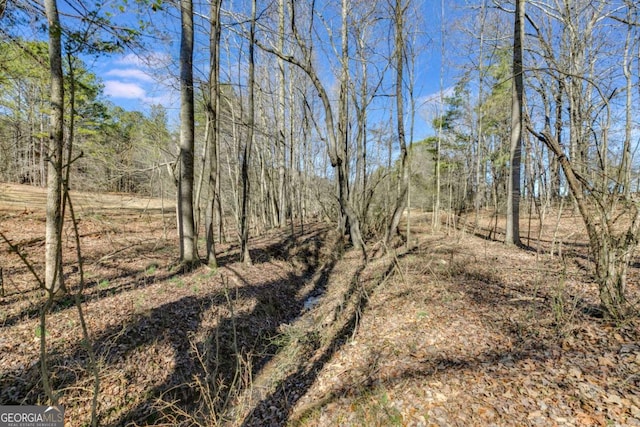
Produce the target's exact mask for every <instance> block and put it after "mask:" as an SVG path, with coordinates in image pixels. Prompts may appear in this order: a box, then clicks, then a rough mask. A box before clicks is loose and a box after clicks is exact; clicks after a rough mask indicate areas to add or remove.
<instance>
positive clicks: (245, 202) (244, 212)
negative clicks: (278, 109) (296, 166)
mask: <svg viewBox="0 0 640 427" xmlns="http://www.w3.org/2000/svg"><path fill="white" fill-rule="evenodd" d="M255 34H256V0H253V1H252V2H251V24H250V30H249V37H250V40H249V81H248V86H249V112H248V115H249V120H248V135H247V142H246V144H244V150H243V153H242V203H241V208H240V209H241V212H240V260H241V262H244V263H245V264H251V263H252V261H251V254H250V253H249V212H250V211H249V199H250V197H249V196H250V195H249V191H250V183H249V162H250V160H251V150H252V146H253V139H254V137H255V136H254V125H255V96H254V86H255V39H256V35H255Z"/></svg>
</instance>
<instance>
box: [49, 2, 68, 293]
mask: <svg viewBox="0 0 640 427" xmlns="http://www.w3.org/2000/svg"><path fill="white" fill-rule="evenodd" d="M45 9H46V14H47V21H48V25H49V64H50V75H51V97H50V100H51V130H50V132H49V145H48V147H47V158H48V161H49V165H48V173H47V216H46V233H45V263H46V267H45V287H46V288H47V289H48V290H49V292H51V293H52V294H56V293H57V292H58V291H60V290H64V281H63V275H62V224H63V217H62V166H63V146H64V75H63V72H62V43H61V35H62V28H61V26H60V19H59V15H58V5H57V2H56V0H46V1H45Z"/></svg>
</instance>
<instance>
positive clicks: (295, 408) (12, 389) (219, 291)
mask: <svg viewBox="0 0 640 427" xmlns="http://www.w3.org/2000/svg"><path fill="white" fill-rule="evenodd" d="M72 198H73V200H74V202H75V205H74V208H75V211H76V215H77V217H78V219H79V220H80V222H79V227H80V233H81V235H82V241H81V246H82V254H83V269H82V271H83V272H84V282H85V283H84V288H83V289H82V295H81V298H80V300H81V301H82V307H83V311H84V315H85V317H86V322H87V328H88V331H89V334H90V340H91V350H92V353H93V354H94V355H95V360H96V367H97V369H98V372H99V378H100V384H99V389H100V392H99V395H98V399H97V402H98V417H99V424H100V425H113V426H121V425H207V426H209V425H230V426H278V425H302V426H340V425H341V426H374V425H379V426H392V425H398V426H402V425H407V426H486V425H495V426H523V425H529V426H537V425H540V426H554V425H556V426H608V425H620V426H640V322H638V320H631V321H628V322H625V323H612V322H609V321H606V320H604V319H602V318H601V316H600V312H599V310H598V308H597V306H598V301H597V291H596V288H595V285H594V283H593V278H592V276H591V273H590V272H591V268H592V265H591V262H590V261H589V256H588V251H587V249H588V248H587V246H586V236H585V233H584V229H583V227H582V222H581V221H580V219H579V217H577V216H575V215H574V214H573V212H571V211H567V210H565V212H557V211H555V212H554V213H553V215H551V214H549V215H547V220H546V221H545V223H544V227H543V229H542V231H541V233H539V231H540V230H539V225H538V220H537V219H536V218H534V220H533V221H532V222H528V221H527V219H523V221H522V223H521V224H522V225H521V228H522V229H523V240H524V243H525V244H527V248H525V249H522V248H515V247H508V246H505V245H504V244H502V243H500V242H498V241H495V240H492V238H493V239H495V238H496V235H497V238H498V239H499V238H500V237H501V235H500V233H499V232H498V233H496V232H495V231H499V229H500V227H501V226H502V227H503V221H502V220H501V219H500V218H499V219H498V221H497V223H494V222H493V219H492V217H491V216H490V215H489V214H487V215H486V217H485V216H483V217H482V218H480V220H481V221H480V227H478V228H477V229H476V230H475V231H473V230H472V229H471V227H470V226H469V224H465V223H464V221H465V219H460V218H459V219H458V223H457V224H454V223H453V221H452V219H450V221H447V220H444V218H443V225H442V226H441V228H440V230H439V231H437V232H436V231H433V229H432V227H431V219H430V217H429V216H428V215H425V214H420V213H414V212H412V216H411V234H410V239H409V245H408V248H407V247H404V246H403V247H401V248H395V249H392V250H391V251H388V252H386V253H383V251H382V250H380V248H379V247H376V246H375V245H374V246H372V247H370V248H369V254H370V258H371V259H370V261H369V262H368V263H367V264H364V263H363V262H362V259H361V257H360V254H359V253H358V252H356V251H353V250H352V249H349V248H346V249H343V242H342V239H340V238H338V236H336V235H335V233H334V232H333V229H332V227H331V226H329V225H327V224H321V223H316V224H309V225H307V226H305V228H304V230H301V229H300V228H299V227H296V236H295V238H291V236H290V234H289V230H288V229H287V230H275V231H272V232H269V233H266V234H264V235H261V236H259V237H255V238H253V239H252V241H251V248H252V252H251V256H252V259H253V261H254V263H253V265H251V266H247V265H245V264H241V263H239V262H238V261H237V258H238V248H237V245H235V244H221V245H218V247H217V252H218V254H219V263H220V267H219V268H217V269H209V268H207V267H204V266H202V267H199V268H197V269H194V270H192V271H182V270H180V269H178V268H176V265H175V261H176V259H177V245H176V242H177V238H176V235H175V230H174V228H175V221H174V218H173V211H172V206H171V205H170V203H166V205H165V203H164V202H162V201H158V200H141V199H134V198H132V197H130V196H125V195H83V194H73V195H72ZM165 202H166V201H165ZM472 220H473V218H468V221H469V223H470V222H471V221H472ZM495 224H497V226H495ZM454 225H455V226H454ZM0 231H1V232H2V233H3V234H4V235H6V237H7V238H8V239H10V241H11V242H12V244H13V245H15V246H16V248H17V249H18V250H19V252H20V253H21V254H23V255H24V256H25V257H26V258H27V259H28V260H29V262H30V263H32V265H33V267H34V270H35V272H36V273H38V274H41V272H42V271H43V253H44V239H43V236H44V193H43V192H42V191H41V190H37V189H32V188H30V187H24V186H17V185H7V184H0ZM527 236H528V237H527ZM229 237H230V238H231V240H234V236H229ZM490 237H491V238H490ZM201 243H202V242H201ZM75 250H76V248H75V243H74V238H73V232H72V229H71V227H69V226H68V227H67V228H66V229H65V233H64V251H65V268H64V272H65V278H66V281H67V285H68V287H69V290H70V292H71V293H74V292H77V291H78V290H79V287H80V283H79V266H78V263H77V262H76V261H74V259H75ZM0 269H2V272H3V275H2V277H3V279H4V280H3V281H2V285H3V289H2V296H0V404H43V403H46V402H47V398H46V397H45V394H44V391H43V384H42V376H41V374H40V363H39V362H40V350H39V346H40V340H41V336H42V333H41V329H40V327H39V319H38V317H39V312H40V309H41V307H42V306H43V301H44V295H43V292H42V291H41V290H39V289H38V286H37V281H36V280H35V279H34V277H33V275H32V274H31V273H30V272H29V271H28V269H27V268H26V266H25V265H24V263H23V262H22V261H21V260H20V258H19V257H18V256H17V255H16V254H15V253H14V252H12V251H11V250H10V249H9V246H8V245H7V244H6V243H4V242H2V244H0ZM628 287H629V297H630V299H631V300H633V301H636V302H637V301H640V263H638V262H637V261H635V262H634V264H633V265H632V267H631V269H630V272H629V277H628ZM44 336H45V338H46V343H47V347H46V349H47V365H48V368H49V372H50V380H51V384H52V387H53V389H54V390H55V391H56V393H58V394H59V396H60V404H61V405H63V406H64V407H65V415H66V425H68V426H81V425H87V424H88V423H89V422H90V413H91V403H92V397H93V388H94V384H95V383H94V377H93V376H92V373H91V369H90V367H91V364H90V362H89V351H88V350H87V346H86V345H85V344H86V343H85V342H84V341H83V338H82V333H81V327H80V321H79V317H78V310H77V308H76V307H75V305H74V299H73V298H71V297H67V298H62V299H59V300H57V301H56V302H55V303H54V305H53V307H52V309H51V310H50V313H49V314H48V315H47V328H46V332H45V335H44Z"/></svg>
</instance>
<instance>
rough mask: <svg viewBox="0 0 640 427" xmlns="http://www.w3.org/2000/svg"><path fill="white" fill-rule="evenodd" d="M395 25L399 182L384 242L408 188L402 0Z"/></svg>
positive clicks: (404, 202)
mask: <svg viewBox="0 0 640 427" xmlns="http://www.w3.org/2000/svg"><path fill="white" fill-rule="evenodd" d="M393 11H394V26H395V61H396V129H397V132H398V144H399V145H400V159H399V161H400V183H399V188H398V195H397V198H396V202H395V205H394V208H393V213H392V215H391V221H390V222H389V227H388V228H387V231H386V233H385V238H384V241H385V243H386V244H389V243H390V242H391V239H392V237H393V236H394V235H396V234H399V231H398V224H400V219H401V218H402V214H403V213H404V210H405V208H406V206H407V191H408V188H409V162H408V157H409V153H408V150H407V142H406V138H405V130H404V92H403V78H404V61H405V59H406V55H405V46H404V18H405V12H406V6H405V5H404V4H403V0H396V3H395V5H394V9H393Z"/></svg>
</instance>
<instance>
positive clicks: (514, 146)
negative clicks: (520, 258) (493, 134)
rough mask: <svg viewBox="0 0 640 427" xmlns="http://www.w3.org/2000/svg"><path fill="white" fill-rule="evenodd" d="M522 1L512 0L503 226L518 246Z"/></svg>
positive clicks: (509, 238)
mask: <svg viewBox="0 0 640 427" xmlns="http://www.w3.org/2000/svg"><path fill="white" fill-rule="evenodd" d="M523 27H524V0H516V12H515V24H514V35H513V89H512V98H511V162H510V168H509V181H508V191H507V229H506V236H505V242H506V243H507V244H511V245H520V244H521V242H520V159H521V156H522V109H523V105H524V103H523V101H524V85H523V76H522V41H523V33H524V32H523Z"/></svg>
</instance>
